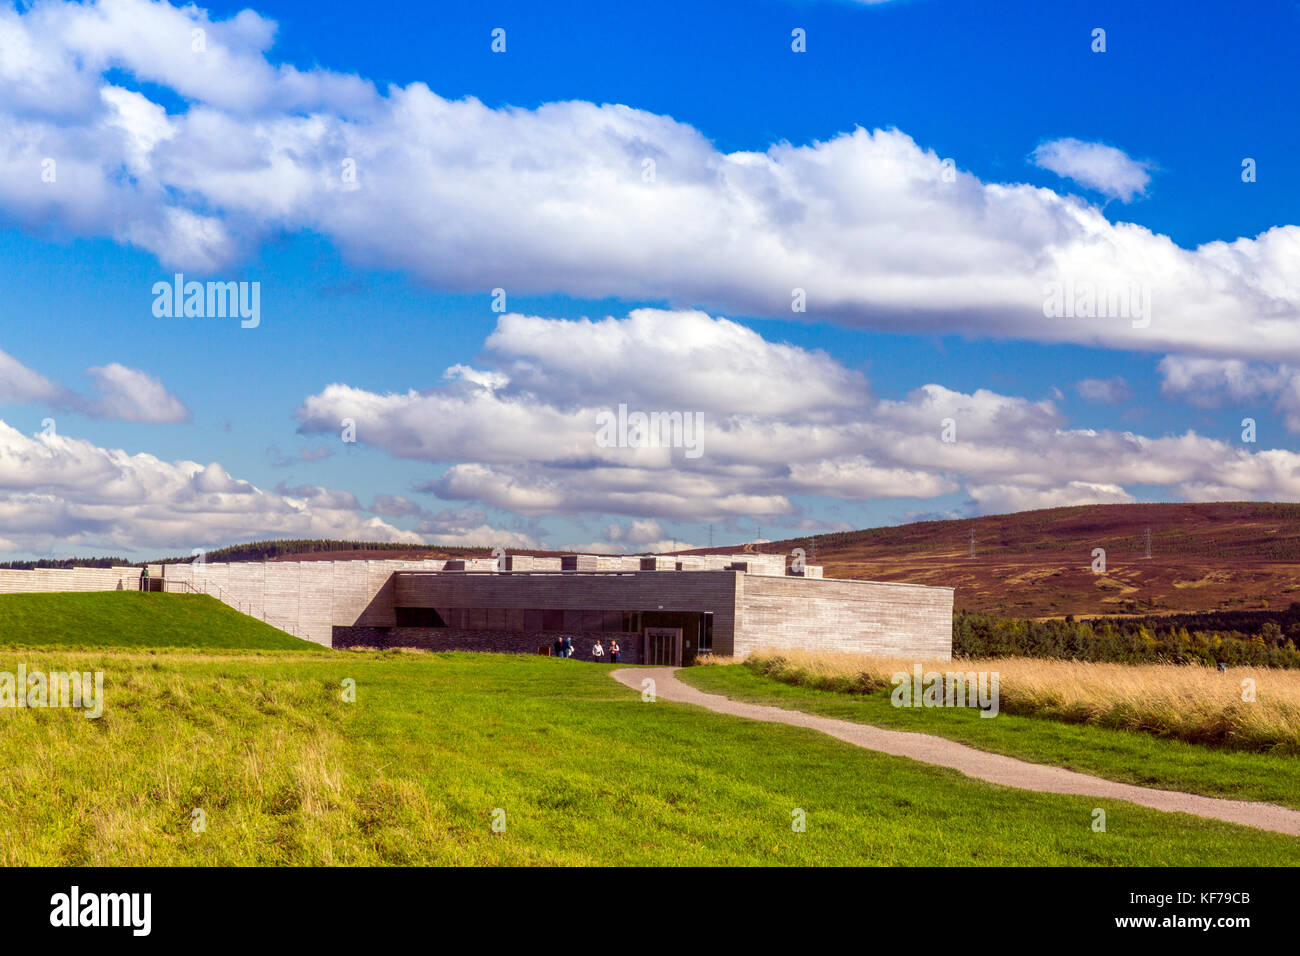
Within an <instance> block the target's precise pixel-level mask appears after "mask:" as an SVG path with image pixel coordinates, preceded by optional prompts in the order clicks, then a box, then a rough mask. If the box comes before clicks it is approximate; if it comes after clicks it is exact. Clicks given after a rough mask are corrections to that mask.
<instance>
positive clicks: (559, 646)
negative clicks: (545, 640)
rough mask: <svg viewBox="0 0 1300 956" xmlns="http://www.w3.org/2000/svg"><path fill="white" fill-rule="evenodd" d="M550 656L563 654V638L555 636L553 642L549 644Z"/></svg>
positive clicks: (561, 655)
mask: <svg viewBox="0 0 1300 956" xmlns="http://www.w3.org/2000/svg"><path fill="white" fill-rule="evenodd" d="M551 656H552V657H563V656H564V639H563V638H559V637H557V638H556V639H555V643H554V644H552V645H551Z"/></svg>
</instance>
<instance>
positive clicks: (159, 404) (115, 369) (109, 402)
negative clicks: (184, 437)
mask: <svg viewBox="0 0 1300 956" xmlns="http://www.w3.org/2000/svg"><path fill="white" fill-rule="evenodd" d="M86 374H88V375H89V376H90V377H91V378H92V379H94V382H95V387H96V388H97V390H98V391H99V393H100V396H99V398H98V399H97V400H96V401H93V402H92V403H91V404H90V405H89V406H88V407H87V409H86V411H87V413H88V414H90V415H91V416H92V417H94V418H112V419H118V420H120V421H125V422H154V423H175V422H188V421H189V420H190V417H191V416H190V410H189V409H188V408H186V407H185V404H184V403H183V402H182V401H181V400H180V399H179V398H177V397H176V396H175V395H173V394H171V393H170V392H168V391H167V389H166V388H164V387H163V384H162V382H160V381H159V380H158V379H157V378H155V377H154V376H152V375H150V374H149V373H148V372H143V371H141V370H140V369H134V368H127V367H126V366H125V365H120V364H118V363H117V362H112V363H110V364H108V365H104V366H99V367H96V368H91V369H88V370H87V373H86Z"/></svg>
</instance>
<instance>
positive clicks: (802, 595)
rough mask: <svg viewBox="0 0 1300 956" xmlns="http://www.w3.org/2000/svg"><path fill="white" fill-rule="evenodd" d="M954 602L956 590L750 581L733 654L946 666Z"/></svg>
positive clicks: (742, 596)
mask: <svg viewBox="0 0 1300 956" xmlns="http://www.w3.org/2000/svg"><path fill="white" fill-rule="evenodd" d="M952 595H953V592H952V589H950V588H935V587H920V586H916V585H907V584H884V583H879V582H875V581H837V580H831V579H825V578H823V579H821V580H818V579H815V578H812V579H802V578H793V577H787V578H776V577H767V576H762V575H746V576H745V577H744V579H743V582H742V586H741V590H740V595H739V598H738V605H739V614H738V623H737V627H736V645H735V654H736V656H737V657H744V656H747V655H749V654H750V653H752V652H753V651H755V650H758V649H759V648H763V647H786V648H799V649H802V650H810V651H850V652H855V653H863V654H889V655H897V656H900V657H915V658H918V659H931V660H948V659H950V658H951V657H952ZM719 653H723V652H722V651H719Z"/></svg>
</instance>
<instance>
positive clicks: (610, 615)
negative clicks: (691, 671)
mask: <svg viewBox="0 0 1300 956" xmlns="http://www.w3.org/2000/svg"><path fill="white" fill-rule="evenodd" d="M149 570H150V575H149V586H150V588H151V589H153V590H165V591H170V592H179V593H202V594H210V595H212V596H213V597H216V598H218V599H219V600H222V601H224V602H225V603H227V604H229V605H230V606H232V607H234V608H236V609H237V610H239V611H241V612H243V613H245V614H250V615H252V616H253V617H256V618H259V619H260V620H264V621H266V622H267V623H269V624H272V625H274V626H276V627H279V628H281V629H282V630H285V631H288V632H289V633H291V634H295V635H297V636H298V637H302V638H305V639H306V640H311V641H316V642H317V643H320V644H325V645H328V646H333V647H356V646H362V647H378V648H387V647H420V648H427V649H431V650H481V651H503V652H515V653H529V654H532V653H538V652H539V651H542V652H545V650H547V649H549V648H550V646H551V644H552V642H553V641H554V640H555V639H556V637H558V636H562V635H571V636H572V638H573V640H574V644H575V647H576V651H577V653H576V656H578V657H581V658H585V659H590V656H591V654H590V652H591V648H592V647H593V646H594V645H595V643H596V642H597V640H599V641H600V642H601V644H602V645H603V646H605V647H608V646H609V643H610V640H611V638H612V639H614V640H617V641H618V643H619V645H620V648H621V650H622V659H623V660H624V661H625V662H627V663H642V662H645V663H690V662H691V661H692V660H693V659H695V658H696V657H697V656H698V655H701V654H718V655H726V656H733V655H734V656H737V657H744V656H746V655H748V654H749V653H751V652H753V651H755V650H757V649H759V648H773V647H778V648H792V649H794V648H798V649H805V650H816V651H851V652H858V653H877V654H891V655H899V656H908V657H918V658H927V659H947V658H948V657H950V656H951V652H952V605H953V592H952V589H951V588H936V587H926V586H921V585H912V584H895V583H881V582H874V581H847V580H832V579H826V578H823V577H822V573H821V568H820V567H817V566H806V567H804V568H802V570H800V571H795V570H794V569H792V568H788V567H787V566H786V559H785V556H784V555H779V554H776V555H773V554H733V555H681V556H675V555H654V556H649V557H639V556H630V557H628V556H617V557H609V556H604V555H589V554H574V555H565V556H563V557H558V558H535V557H530V556H527V555H511V556H506V557H505V558H504V559H503V561H502V565H501V566H500V567H498V564H497V562H496V561H495V560H494V559H492V558H478V559H465V560H453V561H393V560H388V561H268V562H237V563H231V564H226V563H209V564H197V563H195V564H167V565H151V566H150V569H149ZM38 574H39V575H43V578H42V580H41V581H40V582H36V581H35V579H34V578H33V579H29V585H28V586H27V587H20V586H14V587H11V588H10V587H7V585H8V584H9V581H8V578H12V577H14V576H19V578H21V576H23V575H33V576H34V575H38ZM61 576H62V577H61ZM61 582H64V583H66V584H68V585H71V586H69V587H60V586H58V585H59V584H60V583H61ZM18 583H21V581H19V582H18ZM38 585H39V586H38ZM97 585H98V586H97ZM140 586H141V571H140V569H139V568H113V569H106V570H104V571H99V572H95V573H94V574H80V573H79V572H71V571H56V572H31V571H15V572H7V573H6V575H0V591H3V590H6V589H12V590H77V589H85V590H100V589H102V590H110V589H117V590H121V589H124V588H125V589H136V588H139V587H140Z"/></svg>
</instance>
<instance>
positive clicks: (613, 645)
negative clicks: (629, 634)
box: [609, 637, 618, 664]
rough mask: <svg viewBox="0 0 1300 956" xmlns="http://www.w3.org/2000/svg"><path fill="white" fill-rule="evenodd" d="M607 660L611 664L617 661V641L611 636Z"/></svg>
mask: <svg viewBox="0 0 1300 956" xmlns="http://www.w3.org/2000/svg"><path fill="white" fill-rule="evenodd" d="M609 662H610V663H611V664H617V663H618V641H616V640H615V639H614V638H612V637H611V638H610V639H609Z"/></svg>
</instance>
